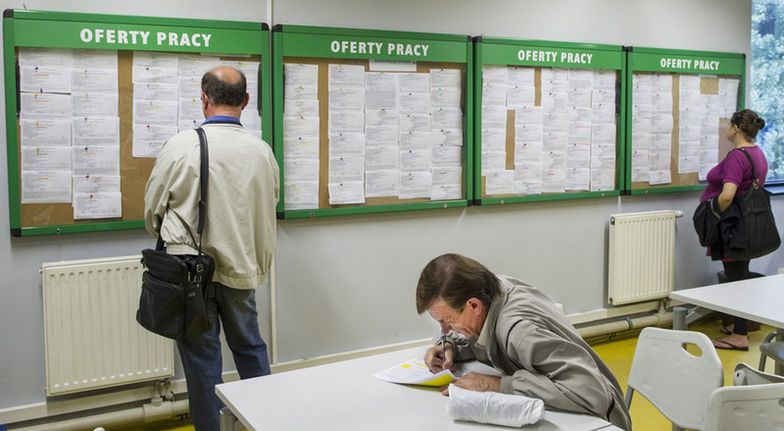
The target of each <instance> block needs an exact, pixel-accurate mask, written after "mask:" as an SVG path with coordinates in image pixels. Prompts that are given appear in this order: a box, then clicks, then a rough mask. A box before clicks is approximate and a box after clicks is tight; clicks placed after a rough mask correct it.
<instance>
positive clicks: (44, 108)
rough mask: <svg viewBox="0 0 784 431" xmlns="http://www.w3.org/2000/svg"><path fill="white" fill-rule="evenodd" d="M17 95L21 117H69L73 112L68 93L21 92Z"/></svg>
mask: <svg viewBox="0 0 784 431" xmlns="http://www.w3.org/2000/svg"><path fill="white" fill-rule="evenodd" d="M19 97H20V99H21V103H20V105H21V106H20V108H21V109H20V116H21V117H22V118H70V117H71V116H72V114H73V103H72V101H71V96H70V95H69V94H49V93H22V94H20V95H19Z"/></svg>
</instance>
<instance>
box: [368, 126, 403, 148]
mask: <svg viewBox="0 0 784 431" xmlns="http://www.w3.org/2000/svg"><path fill="white" fill-rule="evenodd" d="M399 136H400V135H399V134H398V131H397V127H373V126H368V127H366V128H365V145H367V146H369V147H370V146H375V145H397V140H398V138H399Z"/></svg>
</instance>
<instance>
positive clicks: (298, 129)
mask: <svg viewBox="0 0 784 431" xmlns="http://www.w3.org/2000/svg"><path fill="white" fill-rule="evenodd" d="M283 134H284V138H287V139H290V138H297V137H300V136H318V135H319V117H292V116H284V117H283Z"/></svg>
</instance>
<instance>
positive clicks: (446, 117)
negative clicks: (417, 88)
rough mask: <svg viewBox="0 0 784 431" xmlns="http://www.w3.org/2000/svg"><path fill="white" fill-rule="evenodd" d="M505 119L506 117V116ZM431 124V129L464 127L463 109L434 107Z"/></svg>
mask: <svg viewBox="0 0 784 431" xmlns="http://www.w3.org/2000/svg"><path fill="white" fill-rule="evenodd" d="M504 119H506V117H505V116H504ZM430 124H431V126H430V127H431V130H440V129H461V128H462V127H463V111H462V110H460V108H454V107H440V108H433V110H432V112H431V119H430Z"/></svg>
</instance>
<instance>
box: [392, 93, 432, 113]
mask: <svg viewBox="0 0 784 431" xmlns="http://www.w3.org/2000/svg"><path fill="white" fill-rule="evenodd" d="M399 102H400V104H399V107H400V112H429V111H430V93H414V92H411V93H400V94H399Z"/></svg>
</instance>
